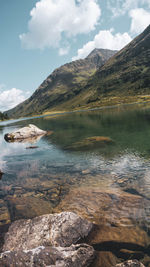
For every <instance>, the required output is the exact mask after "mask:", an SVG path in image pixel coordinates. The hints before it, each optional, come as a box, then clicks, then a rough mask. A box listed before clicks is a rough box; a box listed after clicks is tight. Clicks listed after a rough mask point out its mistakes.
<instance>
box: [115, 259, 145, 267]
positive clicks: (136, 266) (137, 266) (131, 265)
mask: <svg viewBox="0 0 150 267" xmlns="http://www.w3.org/2000/svg"><path fill="white" fill-rule="evenodd" d="M115 267H145V266H144V265H143V264H142V263H141V262H139V261H138V260H128V261H125V262H122V263H119V264H117V265H115Z"/></svg>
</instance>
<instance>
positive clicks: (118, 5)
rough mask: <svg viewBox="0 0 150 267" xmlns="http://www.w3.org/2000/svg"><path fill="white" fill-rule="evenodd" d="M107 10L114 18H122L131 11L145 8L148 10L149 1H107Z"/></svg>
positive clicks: (149, 6)
mask: <svg viewBox="0 0 150 267" xmlns="http://www.w3.org/2000/svg"><path fill="white" fill-rule="evenodd" d="M107 5H108V8H109V9H110V10H111V12H112V14H113V16H114V17H117V16H122V15H124V14H125V13H127V12H129V10H131V9H136V8H140V7H143V6H145V7H146V8H150V0H107Z"/></svg>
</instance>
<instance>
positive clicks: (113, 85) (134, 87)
mask: <svg viewBox="0 0 150 267" xmlns="http://www.w3.org/2000/svg"><path fill="white" fill-rule="evenodd" d="M80 99H81V100H80V101H79V99H74V107H76V106H77V105H78V104H79V105H80V106H83V107H86V108H87V107H96V106H101V105H112V104H118V103H129V102H137V101H143V100H150V25H149V26H148V27H147V28H146V29H145V31H144V32H143V33H142V34H140V35H139V36H138V37H136V38H135V39H134V40H133V41H132V42H131V43H130V44H129V45H127V46H126V47H125V48H124V49H122V50H121V51H119V52H118V53H117V54H115V55H114V56H113V57H112V58H111V59H110V60H108V61H107V62H106V63H105V65H104V66H103V67H102V68H99V70H98V71H97V72H96V73H95V74H94V75H93V76H92V77H91V78H90V79H89V81H88V83H87V85H86V87H85V88H84V90H82V93H81V95H80ZM72 104H73V103H72Z"/></svg>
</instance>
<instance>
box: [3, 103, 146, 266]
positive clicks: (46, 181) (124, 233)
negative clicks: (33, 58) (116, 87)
mask: <svg viewBox="0 0 150 267" xmlns="http://www.w3.org/2000/svg"><path fill="white" fill-rule="evenodd" d="M29 123H32V124H35V125H37V126H38V127H40V128H41V129H43V130H49V131H53V134H52V135H49V136H44V137H42V138H39V139H38V140H30V142H26V143H23V142H22V143H17V142H15V143H7V142H5V141H4V134H5V133H7V132H12V131H14V130H16V129H19V128H20V127H23V126H25V125H27V124H29ZM92 136H105V137H109V138H111V139H112V141H113V142H112V143H111V144H107V143H106V144H103V145H96V146H92V145H90V146H87V147H86V149H85V148H84V149H82V147H78V146H77V144H78V143H79V142H81V141H83V140H84V139H85V138H88V137H92ZM32 145H35V146H38V147H37V148H36V149H26V148H27V147H29V146H32ZM75 148H76V149H75ZM0 149H1V151H0V169H1V170H2V171H3V172H4V173H5V174H4V175H3V177H2V179H1V181H0V226H1V227H2V226H4V225H7V224H9V223H10V222H11V221H14V220H16V219H20V218H31V217H34V216H36V215H40V214H45V213H49V212H55V211H61V210H74V211H76V212H78V213H79V214H81V215H82V216H84V217H87V218H88V219H90V220H92V221H94V222H95V223H96V224H97V225H99V226H100V225H101V228H100V229H99V230H97V231H98V232H97V238H95V237H92V238H91V240H90V242H91V243H92V244H93V243H94V244H97V250H98V251H99V253H100V254H101V253H102V251H103V255H102V254H101V258H102V259H103V258H104V260H103V261H100V262H99V263H97V265H96V266H109V264H108V261H107V260H108V258H111V260H110V261H109V262H110V264H112V263H113V260H114V257H115V259H118V258H119V259H126V258H132V257H133V256H134V255H135V251H134V253H131V251H130V250H131V249H130V247H132V251H133V250H134V247H135V246H131V244H134V245H139V246H141V247H142V249H141V247H140V251H139V253H141V254H138V256H137V255H136V256H137V257H139V258H140V259H141V260H142V261H143V262H144V263H145V265H146V266H150V258H149V253H148V252H147V248H148V246H149V244H150V238H149V234H150V208H149V207H150V205H149V204H150V109H148V108H146V107H141V108H136V107H134V108H133V107H130V108H129V107H122V108H113V109H108V110H99V111H98V110H97V111H89V112H81V113H73V114H67V115H60V116H55V117H54V116H51V117H42V118H31V119H28V120H21V121H11V122H5V123H0ZM102 229H103V230H102ZM1 231H2V230H1ZM112 241H113V242H120V244H124V243H126V244H127V242H128V243H129V244H130V245H126V246H125V245H124V246H125V249H126V250H129V252H128V253H127V252H126V253H125V252H123V253H124V254H123V253H122V254H121V253H120V254H117V255H116V254H115V253H114V251H113V250H112V249H110V250H109V253H111V254H113V256H110V255H108V249H107V245H108V247H110V243H109V242H112ZM103 242H108V243H105V244H103ZM102 244H103V246H102ZM115 244H116V243H115ZM95 246H96V245H95ZM124 246H123V247H124ZM112 247H114V243H113V244H112ZM102 248H103V249H102ZM106 251H107V253H106ZM104 252H105V253H104ZM105 254H106V256H104V255H105ZM123 255H124V256H123ZM139 255H140V256H139ZM110 266H111V265H110Z"/></svg>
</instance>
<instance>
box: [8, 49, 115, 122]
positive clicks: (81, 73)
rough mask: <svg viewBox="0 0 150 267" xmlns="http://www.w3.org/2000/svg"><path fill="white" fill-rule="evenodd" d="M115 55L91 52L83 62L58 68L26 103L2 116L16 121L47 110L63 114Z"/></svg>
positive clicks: (105, 51)
mask: <svg viewBox="0 0 150 267" xmlns="http://www.w3.org/2000/svg"><path fill="white" fill-rule="evenodd" d="M116 52H117V51H111V50H107V49H94V50H93V51H92V52H91V53H90V54H89V55H88V56H87V57H86V58H85V59H80V60H76V61H73V62H71V63H67V64H65V65H63V66H61V67H60V68H58V69H56V70H54V72H53V73H52V74H51V75H49V76H48V78H47V79H46V80H45V81H44V82H43V83H42V84H41V85H40V86H39V88H38V89H37V90H36V91H35V92H34V94H33V95H32V96H31V97H30V98H29V99H27V100H26V101H24V102H23V103H21V104H19V105H18V106H16V107H15V108H13V109H11V110H9V111H7V112H5V113H7V114H8V116H9V117H14V118H15V117H22V116H30V115H33V114H42V113H43V112H46V111H49V110H66V106H65V103H66V102H68V101H70V100H72V99H73V98H74V97H76V96H78V95H79V94H80V93H81V91H82V89H83V88H84V87H85V85H86V83H87V80H88V79H89V77H91V76H92V75H93V74H94V73H95V72H96V70H97V69H98V68H99V67H101V66H102V65H104V63H105V62H106V61H107V60H108V59H109V58H110V57H112V56H113V55H114V54H115V53H116ZM68 108H69V109H71V108H72V107H71V106H68Z"/></svg>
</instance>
